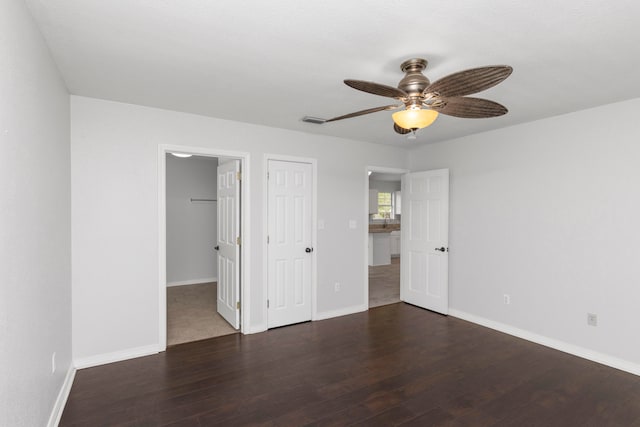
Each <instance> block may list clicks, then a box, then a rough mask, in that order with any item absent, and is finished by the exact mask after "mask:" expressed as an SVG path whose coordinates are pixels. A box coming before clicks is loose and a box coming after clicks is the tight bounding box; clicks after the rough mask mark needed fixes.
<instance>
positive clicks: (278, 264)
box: [267, 160, 313, 328]
mask: <svg viewBox="0 0 640 427" xmlns="http://www.w3.org/2000/svg"><path fill="white" fill-rule="evenodd" d="M267 169H268V186H267V188H268V195H267V205H268V206H267V223H268V231H267V233H268V244H267V288H268V317H267V318H268V322H267V325H268V327H269V328H274V327H278V326H283V325H289V324H292V323H299V322H304V321H307V320H311V310H312V306H311V275H312V270H311V265H312V264H311V263H312V260H313V256H312V252H311V251H312V250H313V246H312V244H313V242H312V211H311V208H312V196H313V185H312V184H313V182H312V179H313V173H312V172H313V170H312V165H311V164H310V163H298V162H289V161H280V160H268V165H267Z"/></svg>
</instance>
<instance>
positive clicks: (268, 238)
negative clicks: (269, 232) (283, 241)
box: [267, 236, 269, 245]
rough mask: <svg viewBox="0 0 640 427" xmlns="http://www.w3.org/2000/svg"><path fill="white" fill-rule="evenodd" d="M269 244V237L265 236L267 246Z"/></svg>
mask: <svg viewBox="0 0 640 427" xmlns="http://www.w3.org/2000/svg"><path fill="white" fill-rule="evenodd" d="M268 244H269V236H267V245H268Z"/></svg>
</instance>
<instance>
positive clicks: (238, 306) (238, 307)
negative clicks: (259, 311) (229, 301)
mask: <svg viewBox="0 0 640 427" xmlns="http://www.w3.org/2000/svg"><path fill="white" fill-rule="evenodd" d="M236 309H237V310H240V301H238V302H237V303H236Z"/></svg>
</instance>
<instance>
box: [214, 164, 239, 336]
mask: <svg viewBox="0 0 640 427" xmlns="http://www.w3.org/2000/svg"><path fill="white" fill-rule="evenodd" d="M239 172H240V161H239V160H232V161H230V162H228V163H224V164H222V165H220V166H218V190H217V198H218V313H220V315H221V316H222V317H224V318H225V320H226V321H227V322H229V323H230V324H231V326H233V327H234V328H236V329H238V328H239V327H240V308H239V302H240V262H239V261H240V242H239V238H240V181H239V178H240V175H239Z"/></svg>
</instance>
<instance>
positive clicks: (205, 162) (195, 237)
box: [166, 154, 218, 285]
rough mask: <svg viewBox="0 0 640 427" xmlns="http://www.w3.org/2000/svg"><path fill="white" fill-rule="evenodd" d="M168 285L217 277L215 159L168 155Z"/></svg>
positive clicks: (209, 279) (198, 281)
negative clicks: (201, 200)
mask: <svg viewBox="0 0 640 427" xmlns="http://www.w3.org/2000/svg"><path fill="white" fill-rule="evenodd" d="M166 156H167V163H166V165H167V166H166V168H167V169H166V177H167V178H166V179H167V181H166V182H167V199H166V200H167V282H168V284H169V285H172V284H173V285H176V284H190V283H202V282H208V281H212V280H216V279H217V277H218V256H217V252H216V251H215V250H214V247H215V246H216V244H217V240H218V233H217V229H216V228H217V227H216V219H217V217H218V213H217V209H216V208H217V203H216V202H191V198H196V199H212V200H214V199H215V198H216V186H217V181H218V177H217V174H216V170H217V167H218V159H217V158H216V157H200V156H193V157H188V158H179V157H175V156H173V155H172V154H167V155H166Z"/></svg>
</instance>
